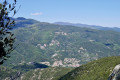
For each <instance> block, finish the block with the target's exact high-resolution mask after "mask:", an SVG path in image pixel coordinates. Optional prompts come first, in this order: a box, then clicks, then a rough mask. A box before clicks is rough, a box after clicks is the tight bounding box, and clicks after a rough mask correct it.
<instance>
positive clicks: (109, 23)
mask: <svg viewBox="0 0 120 80" xmlns="http://www.w3.org/2000/svg"><path fill="white" fill-rule="evenodd" d="M19 5H21V8H20V10H19V11H18V13H17V14H16V15H15V17H25V18H32V19H35V20H38V21H41V22H50V23H53V22H71V23H81V24H89V25H101V26H104V27H120V0H17V5H16V6H17V8H18V7H19Z"/></svg>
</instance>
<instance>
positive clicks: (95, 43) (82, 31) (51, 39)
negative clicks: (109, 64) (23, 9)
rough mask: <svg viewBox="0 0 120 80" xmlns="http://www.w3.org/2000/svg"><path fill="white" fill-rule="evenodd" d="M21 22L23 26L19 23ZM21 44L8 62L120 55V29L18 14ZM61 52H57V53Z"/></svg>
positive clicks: (17, 40) (81, 59) (15, 32)
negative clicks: (92, 27) (49, 21)
mask: <svg viewBox="0 0 120 80" xmlns="http://www.w3.org/2000/svg"><path fill="white" fill-rule="evenodd" d="M19 26H20V27H19ZM13 32H14V34H15V36H16V43H15V44H19V46H18V47H17V48H16V50H15V51H14V52H13V53H12V55H11V56H12V57H11V58H10V59H9V60H8V61H7V62H6V63H5V65H8V64H10V65H13V66H14V65H17V64H19V63H28V62H45V61H47V62H50V64H51V65H53V63H54V61H56V60H57V61H60V60H62V63H63V64H64V59H65V58H75V59H77V60H80V62H79V64H84V63H86V62H89V61H92V60H96V59H99V58H102V57H107V56H118V55H120V54H119V52H120V41H119V40H120V33H119V32H115V31H102V30H96V29H89V28H80V27H75V26H63V25H55V24H49V23H43V22H38V21H35V20H32V19H25V18H17V19H16V28H15V29H14V30H13ZM54 54H57V55H56V56H53V55H54Z"/></svg>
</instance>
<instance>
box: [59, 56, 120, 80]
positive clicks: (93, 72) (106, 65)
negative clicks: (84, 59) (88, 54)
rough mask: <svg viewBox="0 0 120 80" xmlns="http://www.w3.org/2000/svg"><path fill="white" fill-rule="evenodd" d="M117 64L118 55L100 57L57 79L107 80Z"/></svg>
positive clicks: (119, 62)
mask: <svg viewBox="0 0 120 80" xmlns="http://www.w3.org/2000/svg"><path fill="white" fill-rule="evenodd" d="M118 64H120V56H117V57H106V58H102V59H99V60H96V61H92V62H89V63H87V64H85V65H82V66H80V67H78V68H76V69H74V70H72V71H71V72H69V73H68V74H66V75H65V76H63V77H62V78H60V79H59V80H107V79H108V77H109V75H110V73H111V72H112V70H113V68H114V67H115V66H116V65H118Z"/></svg>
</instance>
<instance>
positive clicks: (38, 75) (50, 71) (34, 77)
mask: <svg viewBox="0 0 120 80" xmlns="http://www.w3.org/2000/svg"><path fill="white" fill-rule="evenodd" d="M72 69H73V68H60V67H49V68H46V69H35V70H31V71H29V72H27V73H25V74H23V75H22V76H21V78H20V80H58V79H59V78H60V77H62V76H63V75H65V74H67V73H68V72H70V71H71V70H72Z"/></svg>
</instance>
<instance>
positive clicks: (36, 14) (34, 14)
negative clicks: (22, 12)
mask: <svg viewBox="0 0 120 80" xmlns="http://www.w3.org/2000/svg"><path fill="white" fill-rule="evenodd" d="M30 15H33V16H38V15H43V13H42V12H40V13H31V14H30Z"/></svg>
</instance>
